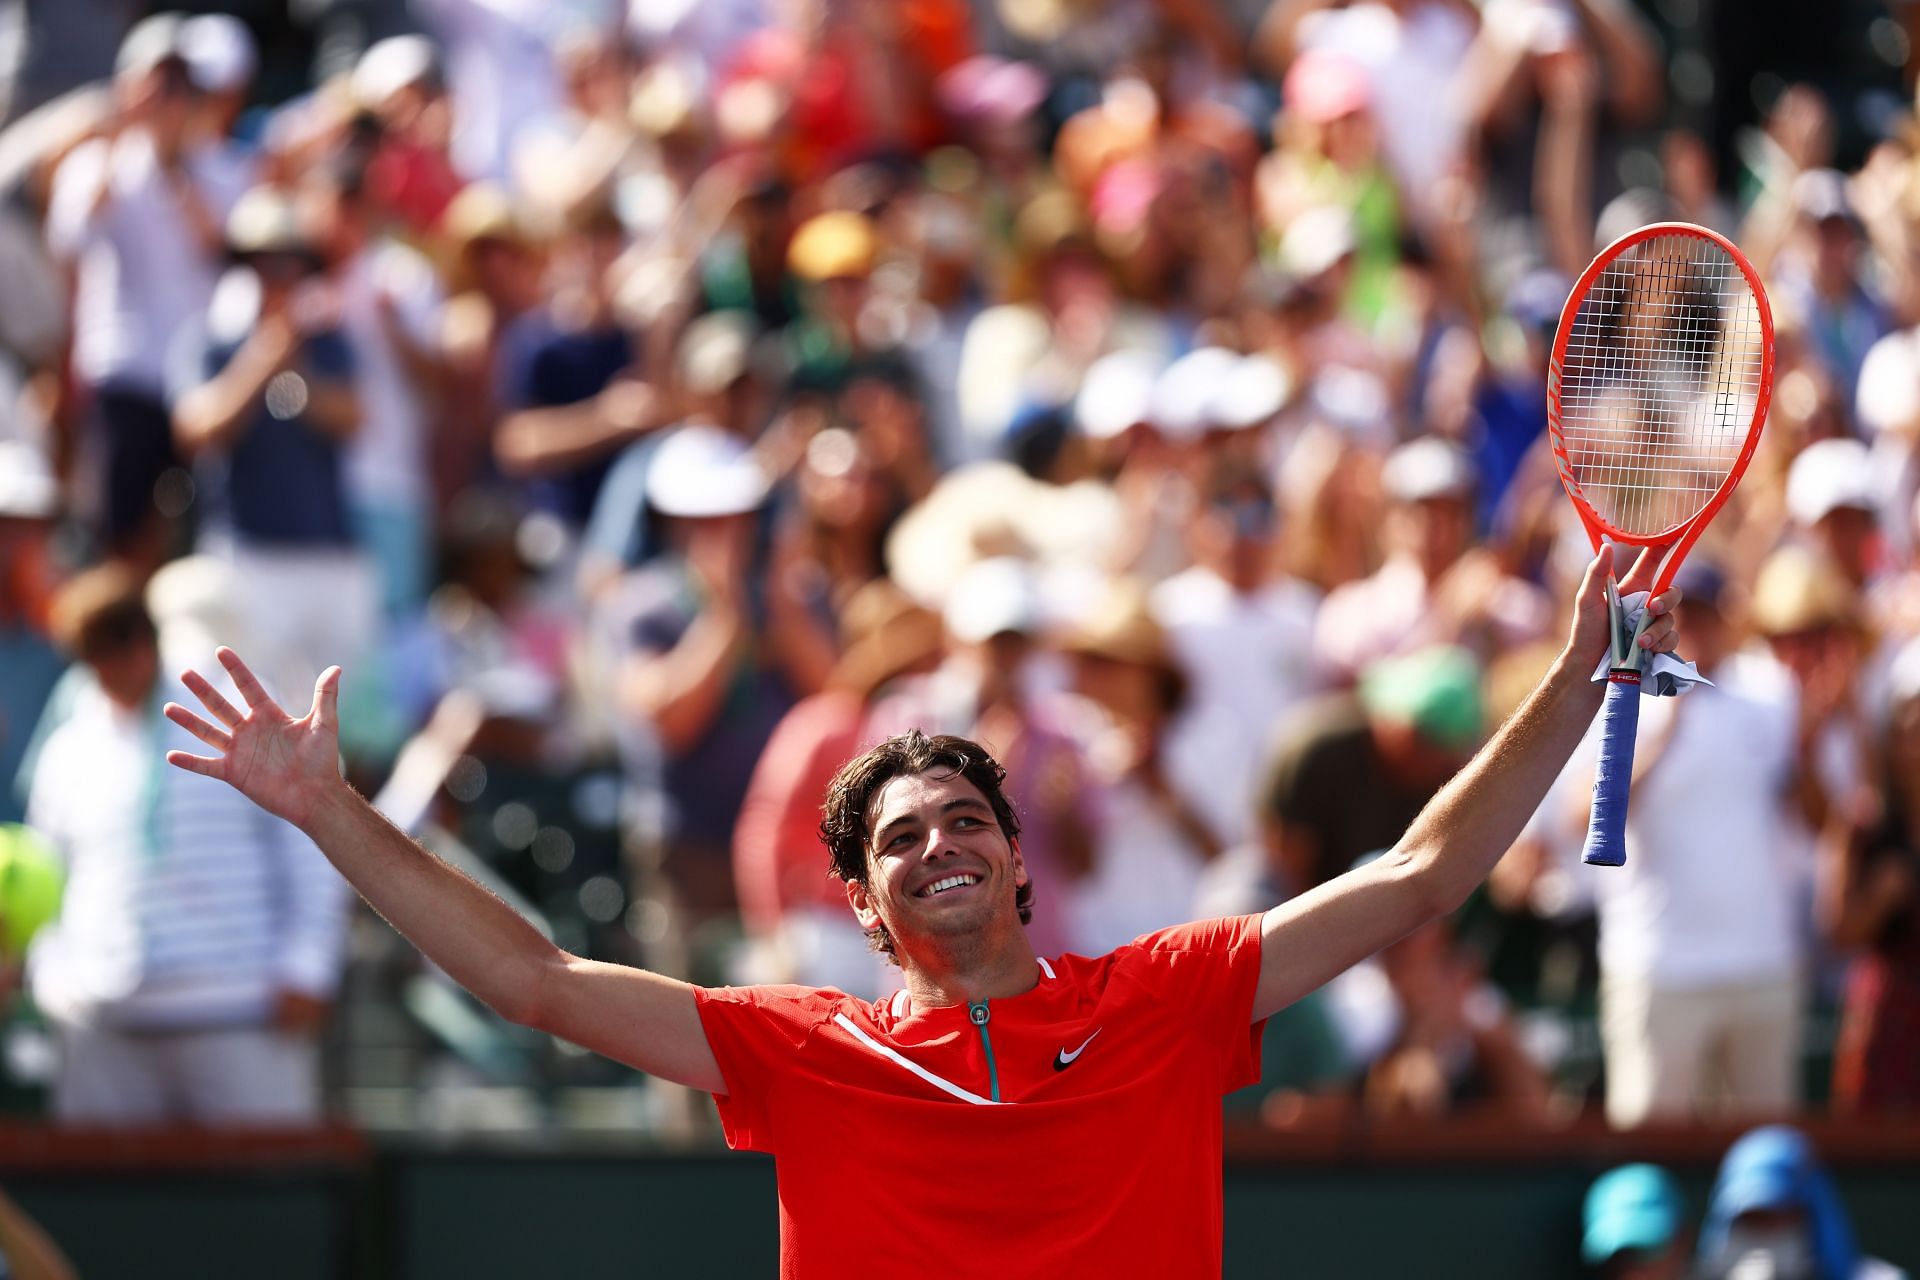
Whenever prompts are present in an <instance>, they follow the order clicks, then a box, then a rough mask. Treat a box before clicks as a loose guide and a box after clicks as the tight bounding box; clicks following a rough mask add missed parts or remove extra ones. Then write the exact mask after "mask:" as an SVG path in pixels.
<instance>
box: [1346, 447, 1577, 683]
mask: <svg viewBox="0 0 1920 1280" xmlns="http://www.w3.org/2000/svg"><path fill="white" fill-rule="evenodd" d="M1380 483H1381V487H1382V488H1384V489H1385V490H1386V493H1387V496H1388V498H1390V499H1391V500H1392V503H1393V506H1392V508H1391V509H1390V510H1389V511H1388V513H1387V523H1386V528H1385V530H1384V538H1383V541H1384V543H1385V546H1386V552H1387V561H1386V563H1385V564H1383V565H1382V566H1381V567H1380V570H1379V572H1377V573H1375V574H1374V575H1373V576H1372V577H1370V578H1367V579H1365V580H1363V581H1361V582H1355V583H1349V584H1348V585H1346V586H1344V587H1340V588H1338V589H1337V590H1335V591H1333V592H1332V593H1331V594H1329V595H1328V597H1327V601H1326V604H1325V606H1324V607H1323V608H1322V609H1321V610H1320V618H1319V622H1318V624H1317V625H1316V628H1315V633H1314V643H1315V648H1316V651H1317V653H1318V654H1319V657H1320V660H1321V661H1322V662H1324V663H1325V664H1326V665H1327V667H1328V669H1329V670H1331V671H1333V672H1335V673H1338V674H1340V675H1342V676H1344V677H1346V678H1348V679H1351V678H1352V677H1353V676H1354V675H1355V674H1357V673H1358V672H1359V671H1360V670H1361V668H1363V667H1365V666H1366V665H1367V664H1368V663H1369V662H1372V661H1373V660H1375V659H1376V658H1383V657H1387V656H1389V655H1391V654H1396V653H1408V652H1411V651H1412V650H1414V649H1418V648H1422V647H1424V646H1426V645H1433V644H1441V645H1447V644H1458V645H1464V646H1466V647H1467V648H1468V649H1470V650H1472V651H1473V652H1474V653H1475V654H1477V655H1479V656H1480V658H1481V659H1482V661H1484V660H1486V659H1487V658H1488V657H1490V656H1491V655H1492V654H1493V653H1495V652H1497V651H1499V650H1501V649H1504V648H1507V647H1510V646H1513V645H1517V644H1520V643H1523V642H1525V641H1528V640H1532V639H1537V638H1538V637H1539V636H1541V635H1542V634H1544V633H1545V631H1546V629H1547V624H1548V621H1549V609H1548V606H1547V603H1546V599H1545V596H1544V595H1543V593H1542V592H1541V590H1540V588H1538V587H1536V586H1534V585H1533V584H1531V583H1528V582H1525V581H1522V580H1520V579H1518V578H1514V577H1512V576H1510V575H1509V574H1508V573H1507V572H1506V571H1505V569H1504V568H1503V567H1502V566H1501V564H1500V560H1499V557H1498V556H1497V555H1496V554H1495V552H1494V551H1493V550H1492V549H1490V548H1487V547H1476V546H1474V545H1473V513H1474V505H1473V503H1474V496H1473V495H1474V490H1475V476H1474V471H1473V464H1472V463H1471V462H1470V461H1469V460H1468V458H1467V456H1466V454H1465V453H1464V452H1463V451H1461V450H1460V449H1459V447H1458V446H1456V445H1454V444H1452V443H1450V442H1448V441H1446V440H1442V439H1439V438H1437V437H1427V438H1423V439H1420V440H1416V441H1413V442H1412V443H1410V444H1406V445H1402V446H1401V447H1400V448H1399V449H1397V450H1395V451H1394V453H1393V454H1392V455H1391V456H1390V457H1389V458H1388V459H1387V463H1386V466H1385V468H1384V469H1383V470H1382V472H1381V476H1380Z"/></svg>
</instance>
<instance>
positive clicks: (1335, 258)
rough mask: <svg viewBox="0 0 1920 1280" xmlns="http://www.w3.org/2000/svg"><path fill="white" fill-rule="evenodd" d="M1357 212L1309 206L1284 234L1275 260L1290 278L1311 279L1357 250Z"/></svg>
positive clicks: (1331, 207) (1333, 207) (1332, 206)
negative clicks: (1355, 248) (1354, 225)
mask: <svg viewBox="0 0 1920 1280" xmlns="http://www.w3.org/2000/svg"><path fill="white" fill-rule="evenodd" d="M1353 248H1354V235H1353V215H1352V214H1351V213H1348V212H1347V211H1346V210H1345V209H1343V208H1341V207H1340V206H1339V205H1332V204H1323V205H1318V206H1316V207H1314V208H1312V209H1308V210H1306V211H1304V212H1302V213H1301V214H1299V215H1298V216H1297V217H1295V218H1294V220H1293V221H1292V222H1289V223H1288V224H1287V229H1286V231H1284V232H1282V233H1281V236H1280V248H1279V251H1278V252H1277V253H1276V254H1275V260H1276V262H1277V263H1278V265H1279V267H1280V270H1281V271H1283V272H1285V273H1286V274H1287V276H1288V277H1289V278H1290V279H1294V280H1311V279H1313V278H1314V277H1315V276H1317V275H1319V274H1321V273H1322V272H1324V271H1327V270H1330V269H1331V268H1332V267H1333V266H1334V264H1335V263H1337V262H1339V261H1340V259H1342V258H1344V257H1346V256H1347V255H1348V254H1350V253H1352V252H1353Z"/></svg>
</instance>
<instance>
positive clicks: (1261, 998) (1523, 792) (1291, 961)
mask: <svg viewBox="0 0 1920 1280" xmlns="http://www.w3.org/2000/svg"><path fill="white" fill-rule="evenodd" d="M1652 561H1653V558H1652V557H1651V556H1647V555H1643V556H1642V557H1641V559H1640V562H1639V563H1638V564H1636V565H1635V566H1634V570H1633V572H1632V573H1631V574H1629V575H1628V577H1627V579H1626V581H1624V582H1623V583H1622V584H1621V588H1620V589H1621V591H1622V592H1632V591H1636V590H1644V589H1645V587H1646V585H1647V582H1648V580H1650V579H1651V578H1652V576H1653V572H1654V566H1653V562H1652ZM1612 566H1613V559H1612V551H1611V548H1610V547H1609V548H1602V550H1601V552H1600V554H1599V555H1597V556H1596V557H1595V558H1594V560H1593V563H1592V564H1590V565H1589V566H1588V567H1587V575H1586V578H1585V580H1584V581H1582V582H1581V584H1580V594H1579V596H1578V599H1577V605H1576V610H1575V615H1574V624H1573V634H1572V636H1571V637H1570V638H1569V639H1568V642H1567V646H1566V648H1565V649H1563V650H1562V651H1561V653H1560V657H1559V658H1558V659H1557V660H1556V661H1555V662H1554V664H1553V668H1552V670H1551V671H1549V672H1548V673H1547V676H1546V678H1545V679H1544V680H1542V681H1541V682H1540V684H1539V686H1538V687H1537V688H1536V689H1534V691H1533V693H1532V695H1531V696H1529V697H1528V698H1527V700H1526V702H1525V703H1523V704H1522V705H1521V707H1520V710H1519V711H1517V712H1515V713H1514V715H1513V717H1512V718H1511V719H1509V720H1508V721H1507V723H1506V724H1505V725H1503V726H1501V728H1500V731H1499V732H1498V733H1496V734H1495V735H1494V736H1493V740H1492V741H1491V742H1489V743H1488V744H1487V745H1486V746H1484V747H1482V748H1481V749H1480V752H1479V754H1478V755H1476V756H1475V757H1474V758H1473V760H1472V761H1471V762H1470V763H1469V764H1468V765H1467V767H1466V768H1464V769H1462V770H1461V771H1460V772H1459V773H1458V774H1456V775H1455V776H1454V778H1453V780H1452V781H1451V782H1449V783H1447V785H1446V786H1445V787H1443V788H1441V790H1440V793H1439V794H1438V795H1436V796H1435V797H1434V798H1433V799H1432V800H1431V801H1429V802H1428V803H1427V807H1426V808H1425V809H1423V810H1421V812H1420V816H1419V817H1418V818H1416V819H1414V821H1413V825H1412V826H1410V827H1408V828H1407V833H1406V834H1405V835H1404V836H1402V837H1401V838H1400V841H1399V843H1398V844H1396V845H1395V846H1394V847H1393V848H1392V849H1391V850H1390V851H1389V852H1388V853H1387V854H1386V855H1385V856H1384V857H1381V858H1377V859H1375V860H1374V861H1373V862H1371V863H1368V864H1367V865H1366V866H1363V867H1358V868H1355V869H1354V870H1352V871H1349V872H1347V873H1346V874H1345V875H1342V876H1336V877H1335V878H1334V879H1332V880H1329V881H1327V882H1326V883H1325V884H1322V885H1320V886H1318V887H1317V888H1314V889H1311V890H1309V891H1307V892H1306V893H1303V894H1301V895H1299V896H1298V897H1295V898H1290V899H1288V900H1287V901H1286V902H1283V903H1281V904H1280V905H1279V906H1277V907H1275V908H1273V909H1272V910H1271V911H1269V912H1267V914H1266V919H1265V920H1264V922H1263V923H1262V926H1261V931H1260V945H1261V960H1260V982H1259V986H1258V987H1257V988H1256V990H1255V993H1254V1002H1253V1016H1254V1018H1255V1019H1256V1020H1257V1019H1260V1018H1265V1017H1268V1016H1269V1015H1271V1014H1273V1013H1276V1012H1278V1011H1279V1010H1281V1009H1284V1008H1285V1007H1286V1006H1288V1005H1290V1004H1292V1003H1293V1002H1294V1001H1295V1000H1298V999H1299V998H1300V997H1302V996H1304V995H1306V994H1307V993H1308V992H1310V991H1312V990H1314V989H1315V988H1316V987H1318V986H1320V985H1321V984H1322V983H1324V982H1326V981H1327V980H1328V979H1330V978H1332V977H1334V976H1335V975H1336V974H1338V973H1340V972H1342V971H1343V970H1345V969H1347V968H1348V967H1350V966H1352V965H1354V964H1356V963H1358V962H1359V961H1361V960H1363V959H1365V958H1366V957H1367V956H1370V955H1372V954H1373V953H1374V952H1376V951H1378V950H1380V948H1382V947H1384V946H1386V945H1387V944H1388V943H1390V942H1393V941H1395V940H1397V939H1399V938H1401V937H1404V936H1405V935H1406V934H1408V933H1410V932H1412V931H1413V930H1414V929H1416V928H1418V927H1419V926H1420V925H1422V924H1424V923H1426V922H1427V921H1428V920H1431V919H1433V918H1434V917H1435V916H1439V915H1443V914H1445V913H1446V912H1448V911H1452V910H1453V909H1454V908H1456V907H1458V906H1459V905H1460V904H1461V903H1462V902H1465V901H1466V898H1467V895H1468V894H1470V893H1472V892H1473V889H1474V886H1476V885H1478V884H1479V883H1480V882H1481V881H1482V880H1484V879H1485V878H1486V876H1487V873H1488V872H1490V871H1491V870H1492V869H1493V865H1494V863H1496V862H1498V861H1499V860H1500V858H1501V856H1502V855H1503V854H1505V853H1506V851H1507V849H1508V847H1509V846H1511V845H1512V844H1513V842H1514V840H1515V839H1516V838H1517V837H1518V836H1519V834H1520V830H1521V828H1522V827H1524V826H1525V825H1526V822H1527V819H1528V818H1529V817H1531V816H1532V814H1533V811H1534V810H1535V809H1537V808H1538V807H1539V806H1540V801H1541V799H1542V798H1543V797H1544V796H1545V795H1546V793H1547V788H1548V787H1549V786H1550V785H1552V783H1553V780H1554V779H1555V778H1556V777H1557V776H1559V773H1560V770H1561V768H1562V767H1563V766H1564V765H1565V764H1566V762H1567V758H1568V757H1569V756H1571V755H1572V754H1573V749H1574V748H1575V747H1576V746H1577V745H1579V742H1580V739H1581V737H1582V736H1583V735H1585V733H1586V731H1587V726H1588V725H1590V724H1591V723H1592V722H1593V717H1594V713H1595V712H1597V711H1598V710H1599V709H1600V703H1601V700H1602V696H1603V693H1604V686H1603V685H1599V684H1595V683H1593V682H1592V681H1591V679H1590V677H1591V676H1592V673H1593V668H1594V665H1595V663H1597V662H1598V661H1599V657H1600V654H1601V652H1602V651H1603V650H1604V649H1605V648H1606V643H1607V641H1606V634H1607V610H1606V581H1607V575H1608V574H1609V573H1610V572H1611V570H1612ZM1679 598H1680V593H1679V592H1678V591H1677V590H1675V591H1668V592H1666V593H1664V594H1662V595H1660V596H1659V597H1657V598H1656V599H1655V600H1654V601H1653V603H1652V605H1651V610H1652V612H1653V614H1654V615H1655V617H1654V621H1653V622H1651V623H1649V624H1648V626H1647V629H1646V632H1645V633H1644V636H1643V639H1644V641H1645V642H1646V643H1647V645H1648V647H1650V648H1652V649H1654V650H1656V651H1658V652H1662V653H1665V652H1671V651H1672V649H1673V647H1674V644H1675V642H1676V637H1675V635H1674V623H1673V609H1674V606H1675V605H1676V604H1677V603H1678V602H1679Z"/></svg>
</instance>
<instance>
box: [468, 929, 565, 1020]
mask: <svg viewBox="0 0 1920 1280" xmlns="http://www.w3.org/2000/svg"><path fill="white" fill-rule="evenodd" d="M550 950H551V954H547V955H541V956H534V957H529V958H528V959H527V960H526V962H525V963H524V964H521V965H515V966H513V974H512V976H511V977H510V979H509V980H508V981H506V982H503V983H502V984H501V985H500V986H499V987H498V988H497V989H495V990H492V991H488V992H485V993H478V992H476V994H479V995H480V997H481V999H482V1000H483V1001H485V1002H486V1005H487V1007H488V1008H489V1009H492V1010H493V1011H494V1012H495V1013H497V1014H499V1015H500V1016H501V1017H503V1018H505V1019H506V1020H507V1021H508V1022H511V1023H513V1024H515V1025H516V1026H522V1027H530V1028H532V1029H533V1030H535V1031H544V1032H549V1033H551V1032H552V1030H553V1028H552V1027H551V1025H549V1024H550V1023H551V1022H552V1021H553V1001H552V999H551V998H550V997H549V995H548V992H550V991H551V990H553V989H554V986H555V979H556V978H557V977H558V976H559V971H560V970H563V969H564V968H565V967H566V962H567V960H568V959H569V958H570V957H569V956H568V955H567V954H566V953H565V952H563V951H561V950H559V949H558V948H551V949H550Z"/></svg>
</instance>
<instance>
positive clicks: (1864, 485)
mask: <svg viewBox="0 0 1920 1280" xmlns="http://www.w3.org/2000/svg"><path fill="white" fill-rule="evenodd" d="M1879 505H1880V504H1879V502H1878V500H1877V498H1876V495H1875V493H1874V485H1873V460H1872V457H1871V456H1870V455H1869V454H1868V452H1867V446H1866V445H1864V444H1861V443H1860V442H1859V441H1858V440H1816V441H1815V442H1814V443H1812V444H1810V445H1808V446H1807V447H1806V448H1804V449H1802V450H1801V451H1800V456H1798V457H1797V458H1795V459H1794V460H1793V466H1791V467H1790V468H1788V469H1787V514H1788V515H1789V516H1791V517H1793V520H1794V523H1796V524H1800V525H1813V524H1817V523H1819V522H1820V520H1821V519H1822V518H1824V517H1825V516H1827V515H1829V514H1830V513H1832V512H1835V511H1838V510H1840V509H1841V508H1843V507H1851V508H1854V509H1856V510H1860V511H1874V510H1877V509H1878V508H1879Z"/></svg>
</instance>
